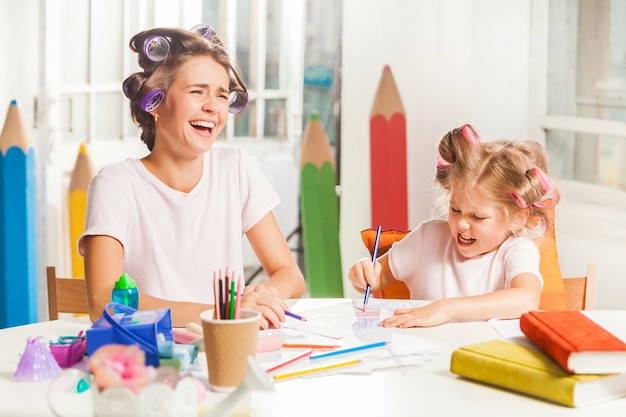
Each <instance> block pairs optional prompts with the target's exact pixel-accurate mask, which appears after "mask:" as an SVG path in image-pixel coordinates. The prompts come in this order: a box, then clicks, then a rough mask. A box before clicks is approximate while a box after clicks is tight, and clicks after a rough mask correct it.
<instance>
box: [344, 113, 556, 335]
mask: <svg viewBox="0 0 626 417" xmlns="http://www.w3.org/2000/svg"><path fill="white" fill-rule="evenodd" d="M546 172H547V162H546V156H545V152H544V149H543V147H542V146H541V145H540V144H539V143H537V142H534V141H530V140H527V141H508V140H497V141H493V142H484V143H483V142H481V141H480V139H479V137H478V135H477V134H476V132H475V131H474V129H473V128H472V127H471V126H470V125H464V126H462V127H460V128H458V129H454V130H452V131H451V132H448V133H447V134H446V135H444V136H443V138H442V139H441V141H440V143H439V159H438V162H437V174H436V177H435V182H436V184H437V185H439V188H440V190H441V191H442V197H443V204H444V205H445V206H446V208H447V210H448V214H447V220H438V219H431V220H427V221H424V222H423V223H421V224H420V225H419V226H418V227H417V228H415V229H414V230H412V231H411V233H409V234H408V235H407V236H406V237H404V238H403V239H402V240H401V241H399V242H396V243H395V244H394V245H393V246H392V247H391V249H390V250H389V251H388V252H387V253H386V254H385V255H383V256H381V257H380V258H379V259H377V261H376V263H375V265H374V266H373V265H372V261H371V259H370V258H365V259H362V260H360V261H358V262H357V263H355V264H354V265H353V266H352V268H351V269H350V271H349V279H350V281H351V282H352V284H353V286H354V287H355V288H356V289H358V290H361V291H362V290H363V289H364V288H365V287H366V285H367V284H369V285H370V286H371V291H377V290H379V289H381V288H385V287H386V286H387V285H389V284H390V283H391V282H393V281H394V280H399V281H404V283H405V284H406V285H407V286H408V288H409V290H410V293H411V298H412V299H418V300H432V302H430V303H428V304H426V305H424V306H420V307H417V308H411V309H401V310H398V311H396V313H395V315H394V316H392V317H389V318H388V319H386V320H384V321H383V322H382V323H381V325H382V326H385V327H416V326H435V325H438V324H442V323H445V322H447V321H449V320H451V319H453V318H458V319H489V318H492V317H500V318H514V317H519V316H520V315H521V314H522V313H524V312H526V311H529V310H533V309H537V308H538V306H539V299H540V296H541V288H542V285H543V278H542V276H541V273H540V272H539V250H538V248H537V246H536V245H535V243H534V242H533V241H532V240H531V239H530V237H536V236H537V235H541V234H543V232H544V231H545V227H546V224H547V223H546V222H547V221H548V217H547V214H546V212H545V211H546V209H548V208H550V207H552V206H554V205H555V204H556V203H557V201H558V198H559V196H558V192H557V189H556V187H555V186H554V184H553V183H552V182H551V181H550V179H549V178H548V177H547V175H546Z"/></svg>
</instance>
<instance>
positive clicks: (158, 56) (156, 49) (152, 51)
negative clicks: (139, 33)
mask: <svg viewBox="0 0 626 417" xmlns="http://www.w3.org/2000/svg"><path fill="white" fill-rule="evenodd" d="M169 53H170V42H169V41H168V40H167V39H166V38H164V37H163V36H150V37H149V38H146V40H145V41H144V42H143V54H144V56H145V57H146V58H148V59H149V60H150V61H152V62H161V61H163V60H164V59H165V58H166V57H167V55H168V54H169Z"/></svg>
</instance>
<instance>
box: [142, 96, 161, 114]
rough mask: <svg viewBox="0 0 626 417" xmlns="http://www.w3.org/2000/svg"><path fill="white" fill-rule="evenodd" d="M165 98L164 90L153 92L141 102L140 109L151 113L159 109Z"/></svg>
mask: <svg viewBox="0 0 626 417" xmlns="http://www.w3.org/2000/svg"><path fill="white" fill-rule="evenodd" d="M164 98H165V92H164V91H163V90H152V91H150V92H148V93H147V94H146V95H145V96H143V97H142V98H141V100H139V108H141V110H143V111H145V112H147V113H150V112H152V111H154V110H156V108H157V107H159V104H161V102H162V101H163V99H164Z"/></svg>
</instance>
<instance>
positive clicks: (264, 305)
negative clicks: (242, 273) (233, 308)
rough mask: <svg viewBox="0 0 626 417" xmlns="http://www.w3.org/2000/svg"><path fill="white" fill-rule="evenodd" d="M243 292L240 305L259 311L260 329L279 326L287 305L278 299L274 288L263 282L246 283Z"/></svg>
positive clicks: (282, 320)
mask: <svg viewBox="0 0 626 417" xmlns="http://www.w3.org/2000/svg"><path fill="white" fill-rule="evenodd" d="M243 293H244V297H243V298H242V299H241V307H243V308H249V309H252V310H256V311H258V312H260V313H261V324H260V327H261V329H267V328H269V327H273V328H280V327H281V323H282V322H284V321H285V310H287V309H288V306H287V304H285V302H284V301H283V300H281V299H280V297H279V296H278V291H277V290H276V289H275V288H273V287H271V286H269V285H263V284H258V285H248V286H247V287H246V288H245V289H244V292H243Z"/></svg>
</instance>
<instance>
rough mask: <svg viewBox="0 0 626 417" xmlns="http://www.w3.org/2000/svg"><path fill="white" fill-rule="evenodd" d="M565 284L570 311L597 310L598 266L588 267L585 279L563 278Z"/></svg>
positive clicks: (590, 265)
mask: <svg viewBox="0 0 626 417" xmlns="http://www.w3.org/2000/svg"><path fill="white" fill-rule="evenodd" d="M563 284H564V285H565V293H566V294H567V303H568V307H569V309H570V310H594V309H595V308H596V287H597V268H596V265H594V264H589V265H587V276H585V277H577V278H563Z"/></svg>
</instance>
